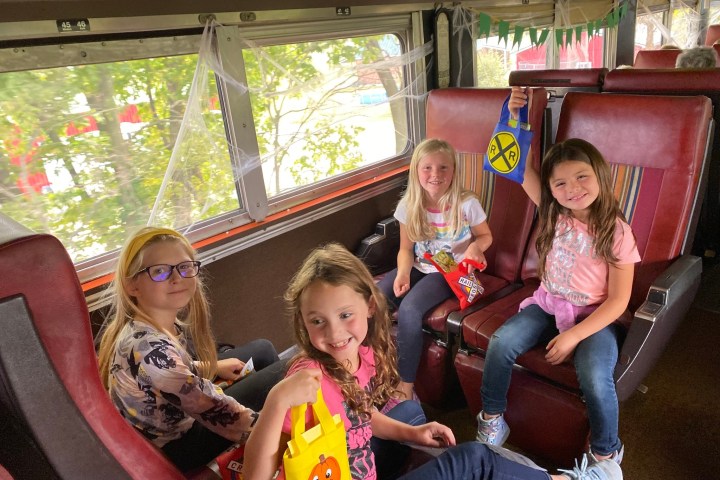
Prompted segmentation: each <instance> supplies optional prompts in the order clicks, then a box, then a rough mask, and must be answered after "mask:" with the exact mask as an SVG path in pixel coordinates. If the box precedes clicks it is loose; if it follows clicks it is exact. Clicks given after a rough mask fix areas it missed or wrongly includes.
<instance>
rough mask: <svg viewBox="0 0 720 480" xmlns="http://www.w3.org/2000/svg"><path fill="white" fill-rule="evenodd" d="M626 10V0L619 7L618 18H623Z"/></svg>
mask: <svg viewBox="0 0 720 480" xmlns="http://www.w3.org/2000/svg"><path fill="white" fill-rule="evenodd" d="M627 11H628V2H627V1H626V2H624V3H623V4H622V6H621V7H620V20H622V19H623V18H625V15H627Z"/></svg>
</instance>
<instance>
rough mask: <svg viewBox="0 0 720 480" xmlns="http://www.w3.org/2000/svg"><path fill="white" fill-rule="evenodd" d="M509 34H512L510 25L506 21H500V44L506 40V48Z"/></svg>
mask: <svg viewBox="0 0 720 480" xmlns="http://www.w3.org/2000/svg"><path fill="white" fill-rule="evenodd" d="M508 34H510V24H509V23H508V22H506V21H505V20H500V21H499V22H498V44H499V43H500V40H505V46H507V42H508Z"/></svg>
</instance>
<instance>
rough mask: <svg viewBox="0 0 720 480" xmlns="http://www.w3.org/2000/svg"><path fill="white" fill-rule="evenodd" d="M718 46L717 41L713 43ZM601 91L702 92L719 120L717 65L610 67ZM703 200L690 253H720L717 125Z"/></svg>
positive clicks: (719, 138)
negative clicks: (693, 67) (659, 67)
mask: <svg viewBox="0 0 720 480" xmlns="http://www.w3.org/2000/svg"><path fill="white" fill-rule="evenodd" d="M715 47H720V45H715ZM603 92H607V93H631V94H641V95H683V96H689V95H705V96H706V97H708V98H709V99H710V101H711V102H712V104H713V118H714V120H715V124H716V125H717V124H718V121H720V68H707V69H659V70H656V69H644V70H635V69H630V70H613V71H611V72H610V73H608V74H607V76H606V77H605V84H604V85H603ZM709 161H710V166H709V171H708V175H707V186H706V187H704V188H706V190H705V201H704V203H703V205H702V209H701V211H700V218H699V221H698V229H697V234H696V237H695V243H694V246H693V253H694V254H695V255H699V256H707V257H713V256H716V255H717V254H718V253H720V129H718V128H716V129H715V131H714V134H713V142H712V150H711V152H710V158H709Z"/></svg>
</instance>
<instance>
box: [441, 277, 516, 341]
mask: <svg viewBox="0 0 720 480" xmlns="http://www.w3.org/2000/svg"><path fill="white" fill-rule="evenodd" d="M520 287H522V283H511V284H510V285H506V286H505V287H503V288H501V289H500V290H498V291H497V292H495V293H493V294H491V295H488V296H486V297H482V298H480V300H478V301H477V302H475V303H473V304H472V305H470V306H468V307H467V308H466V309H464V310H456V311H454V312H452V313H451V314H450V315H448V318H447V327H446V328H447V336H448V338H447V340H448V343H452V337H456V336H458V335H460V329H461V327H462V322H463V319H464V318H465V317H467V316H468V315H471V314H473V313H475V312H477V311H478V310H482V309H483V308H485V307H487V306H488V305H490V304H491V303H493V302H495V301H496V300H499V299H501V298H503V297H505V296H507V295H510V294H511V293H512V292H514V291H515V290H518V289H519V288H520Z"/></svg>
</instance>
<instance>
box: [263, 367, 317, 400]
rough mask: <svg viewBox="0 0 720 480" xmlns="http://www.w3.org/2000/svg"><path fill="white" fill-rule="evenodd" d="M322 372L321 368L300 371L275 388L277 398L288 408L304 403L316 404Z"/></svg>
mask: <svg viewBox="0 0 720 480" xmlns="http://www.w3.org/2000/svg"><path fill="white" fill-rule="evenodd" d="M321 380H322V371H321V370H320V369H319V368H306V369H303V370H298V371H297V372H295V373H293V374H292V375H290V376H289V377H286V378H285V379H283V380H282V381H281V382H280V383H278V384H277V385H275V386H274V387H273V390H275V391H276V392H275V395H274V396H275V397H277V398H278V399H281V401H283V402H284V403H285V404H286V406H287V408H291V407H296V406H298V405H302V404H303V403H315V402H316V401H317V391H318V389H319V388H320V381H321Z"/></svg>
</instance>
